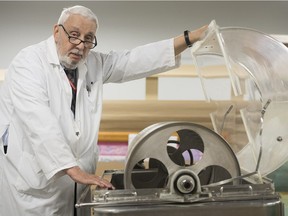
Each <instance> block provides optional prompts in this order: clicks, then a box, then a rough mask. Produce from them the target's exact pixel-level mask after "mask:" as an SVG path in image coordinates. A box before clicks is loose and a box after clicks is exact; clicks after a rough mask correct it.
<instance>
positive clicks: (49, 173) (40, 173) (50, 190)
mask: <svg viewBox="0 0 288 216" xmlns="http://www.w3.org/2000/svg"><path fill="white" fill-rule="evenodd" d="M178 65H179V58H176V59H175V57H174V47H173V39H169V40H165V41H160V42H157V43H153V44H148V45H145V46H141V47H137V48H135V49H132V50H131V51H123V52H111V53H109V54H101V53H98V52H94V51H91V52H90V53H89V55H88V58H87V61H86V62H85V63H84V64H82V65H80V66H79V67H78V71H79V79H78V84H77V86H78V89H77V100H76V112H75V119H74V117H73V114H72V112H71V109H70V105H71V99H72V93H71V88H70V85H69V82H68V79H67V77H66V74H65V72H64V71H63V69H62V67H61V66H60V64H59V60H58V57H57V52H56V47H55V43H54V38H53V37H50V38H49V39H48V40H46V41H43V42H41V43H39V44H37V45H34V46H30V47H28V48H25V49H23V50H22V51H21V52H20V53H19V54H18V55H17V56H16V57H15V59H14V60H13V62H12V64H11V65H10V66H9V69H8V73H7V74H6V76H5V81H4V83H3V85H2V86H1V91H0V138H1V137H2V135H3V134H4V133H5V131H6V129H7V128H9V137H8V153H7V154H6V155H5V154H4V152H3V143H2V142H1V141H0V191H1V195H0V216H10V215H15V216H18V215H19V216H20V215H25V216H26V215H27V216H28V215H29V216H30V215H31V216H32V215H33V216H39V215H45V216H49V215H54V216H55V215H59V216H60V215H61V216H64V215H65V216H72V215H73V194H74V191H73V190H74V182H73V181H72V180H71V179H70V178H69V177H68V176H67V175H64V172H63V169H66V168H69V167H72V166H76V165H78V166H80V167H81V168H82V169H83V170H85V171H86V172H89V173H95V169H96V162H97V159H98V148H97V138H98V129H99V124H100V116H101V111H102V95H103V94H102V91H103V83H108V82H125V81H129V80H133V79H138V78H143V77H146V76H148V75H152V74H155V73H158V72H160V71H166V70H169V69H172V68H174V67H177V66H178ZM0 140H2V139H0ZM78 194H79V193H78Z"/></svg>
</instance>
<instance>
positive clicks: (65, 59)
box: [59, 50, 85, 70]
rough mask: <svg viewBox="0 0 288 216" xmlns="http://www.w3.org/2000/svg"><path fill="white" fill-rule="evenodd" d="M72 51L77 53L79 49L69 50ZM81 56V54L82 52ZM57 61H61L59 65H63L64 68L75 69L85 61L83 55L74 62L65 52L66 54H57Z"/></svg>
mask: <svg viewBox="0 0 288 216" xmlns="http://www.w3.org/2000/svg"><path fill="white" fill-rule="evenodd" d="M71 52H72V53H79V51H75V50H72V51H71ZM82 56H83V54H82ZM59 61H60V63H61V65H63V66H64V67H65V68H68V69H72V70H73V69H76V68H77V67H78V65H80V64H82V63H83V62H84V61H85V57H83V58H82V59H81V60H80V61H79V62H74V61H72V60H71V59H70V58H69V56H68V55H67V54H66V55H59Z"/></svg>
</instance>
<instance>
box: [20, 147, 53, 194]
mask: <svg viewBox="0 0 288 216" xmlns="http://www.w3.org/2000/svg"><path fill="white" fill-rule="evenodd" d="M18 169H19V173H20V174H21V175H20V176H19V177H18V179H17V182H16V188H17V190H18V191H19V192H23V193H27V194H35V192H37V190H40V189H41V192H42V193H43V189H44V188H45V187H46V186H47V185H48V180H47V179H46V177H45V175H44V173H43V171H42V170H41V168H40V167H39V166H38V163H37V161H36V158H35V156H34V155H31V154H29V153H27V152H24V153H23V155H22V158H21V160H20V163H19V167H18Z"/></svg>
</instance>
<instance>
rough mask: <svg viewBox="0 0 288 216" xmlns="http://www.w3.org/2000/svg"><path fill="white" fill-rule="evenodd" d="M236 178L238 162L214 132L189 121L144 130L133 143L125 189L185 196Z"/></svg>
mask: <svg viewBox="0 0 288 216" xmlns="http://www.w3.org/2000/svg"><path fill="white" fill-rule="evenodd" d="M147 170H148V172H147ZM238 176H240V167H239V164H238V160H237V158H236V156H235V154H234V152H233V151H232V149H231V148H230V146H229V144H228V143H227V142H226V141H225V140H224V139H223V138H222V137H221V136H219V135H218V134H217V133H215V132H214V131H212V130H210V129H208V128H206V127H203V126H201V125H197V124H194V123H190V122H162V123H157V124H154V125H151V126H149V127H147V128H145V129H144V130H143V131H141V132H140V133H139V134H138V135H137V136H136V137H135V138H134V140H133V141H132V143H131V145H130V147H129V150H128V156H127V160H126V165H125V172H124V187H125V188H126V189H137V188H169V189H170V191H171V192H172V193H180V194H187V193H195V192H199V191H200V190H201V186H204V185H209V184H211V183H217V182H220V181H223V180H227V179H232V178H236V179H237V177H238ZM238 183H239V182H238V180H234V181H233V184H238Z"/></svg>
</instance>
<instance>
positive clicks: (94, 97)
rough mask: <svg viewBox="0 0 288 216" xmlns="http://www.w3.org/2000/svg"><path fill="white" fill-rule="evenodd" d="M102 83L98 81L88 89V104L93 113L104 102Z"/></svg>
mask: <svg viewBox="0 0 288 216" xmlns="http://www.w3.org/2000/svg"><path fill="white" fill-rule="evenodd" d="M102 85H103V84H102V83H101V82H99V81H97V82H95V83H91V85H90V86H89V87H87V92H88V102H89V107H90V111H91V112H95V110H97V107H98V106H99V105H100V104H101V101H102Z"/></svg>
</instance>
